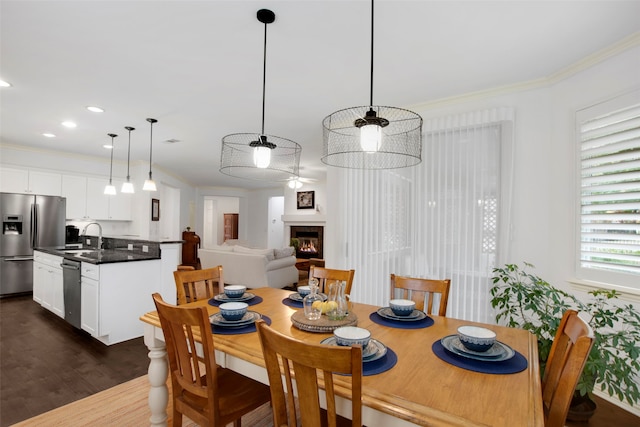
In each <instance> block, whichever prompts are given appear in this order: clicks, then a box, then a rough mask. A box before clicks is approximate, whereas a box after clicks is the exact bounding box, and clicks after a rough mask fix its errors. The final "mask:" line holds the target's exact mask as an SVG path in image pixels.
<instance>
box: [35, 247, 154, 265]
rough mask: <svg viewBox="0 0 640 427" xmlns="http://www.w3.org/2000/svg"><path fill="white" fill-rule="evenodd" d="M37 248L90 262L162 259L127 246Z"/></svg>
mask: <svg viewBox="0 0 640 427" xmlns="http://www.w3.org/2000/svg"><path fill="white" fill-rule="evenodd" d="M35 250H37V251H40V252H46V253H48V254H51V255H56V256H61V257H63V258H67V259H71V260H75V261H81V262H88V263H90V264H109V263H115V262H130V261H150V260H158V259H160V254H154V253H142V252H137V251H131V250H128V249H125V248H122V249H101V250H98V249H97V248H91V247H85V248H80V249H78V248H68V247H65V246H54V247H44V248H35Z"/></svg>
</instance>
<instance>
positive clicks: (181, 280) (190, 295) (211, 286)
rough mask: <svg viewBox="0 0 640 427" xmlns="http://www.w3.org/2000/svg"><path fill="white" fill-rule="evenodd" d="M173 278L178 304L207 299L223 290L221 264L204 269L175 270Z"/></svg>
mask: <svg viewBox="0 0 640 427" xmlns="http://www.w3.org/2000/svg"><path fill="white" fill-rule="evenodd" d="M173 278H174V279H175V281H176V291H177V296H178V305H180V304H186V303H188V302H194V301H198V300H201V299H205V298H206V299H207V300H208V299H211V298H213V297H214V296H216V295H217V294H219V293H223V292H224V278H223V275H222V266H221V265H219V266H217V267H213V268H205V269H204V270H177V271H174V272H173ZM216 283H217V286H216Z"/></svg>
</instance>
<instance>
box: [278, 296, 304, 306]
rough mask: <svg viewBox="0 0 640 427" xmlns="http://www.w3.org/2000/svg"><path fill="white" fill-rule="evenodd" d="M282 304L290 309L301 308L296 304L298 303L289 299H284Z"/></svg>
mask: <svg viewBox="0 0 640 427" xmlns="http://www.w3.org/2000/svg"><path fill="white" fill-rule="evenodd" d="M282 303H283V304H284V305H286V306H289V307H291V308H302V303H301V302H298V301H294V300H292V299H291V298H289V297H286V298H285V299H283V300H282Z"/></svg>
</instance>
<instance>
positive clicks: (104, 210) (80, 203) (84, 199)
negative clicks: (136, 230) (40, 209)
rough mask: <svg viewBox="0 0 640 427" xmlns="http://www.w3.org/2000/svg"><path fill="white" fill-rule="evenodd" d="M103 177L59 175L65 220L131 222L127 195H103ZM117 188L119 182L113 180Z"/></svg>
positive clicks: (130, 209)
mask: <svg viewBox="0 0 640 427" xmlns="http://www.w3.org/2000/svg"><path fill="white" fill-rule="evenodd" d="M108 183H109V180H108V179H107V178H86V177H83V176H76V175H64V176H63V177H62V196H63V197H66V198H67V219H77V220H87V219H95V220H112V221H131V220H132V219H133V218H132V217H133V215H132V208H131V205H132V198H131V194H123V193H120V192H118V194H117V195H115V196H107V195H105V194H104V187H105V185H107V184H108ZM113 184H114V185H115V186H116V188H117V189H120V186H121V185H122V182H121V181H117V180H113Z"/></svg>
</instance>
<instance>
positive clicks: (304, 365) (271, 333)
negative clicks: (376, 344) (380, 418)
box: [256, 320, 362, 427]
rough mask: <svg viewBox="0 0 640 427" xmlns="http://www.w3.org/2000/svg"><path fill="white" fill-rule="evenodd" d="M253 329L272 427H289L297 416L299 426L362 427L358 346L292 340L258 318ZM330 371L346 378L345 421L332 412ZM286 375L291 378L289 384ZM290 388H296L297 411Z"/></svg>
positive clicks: (333, 391)
mask: <svg viewBox="0 0 640 427" xmlns="http://www.w3.org/2000/svg"><path fill="white" fill-rule="evenodd" d="M256 327H257V329H258V335H259V336H260V343H261V345H262V353H263V355H264V360H265V364H266V366H267V374H268V377H269V385H270V389H271V405H272V408H273V425H275V426H289V427H295V426H296V425H297V420H300V421H301V423H302V425H303V426H305V427H320V426H321V425H327V426H329V427H336V426H337V425H350V426H358V427H360V426H362V348H361V347H360V346H354V347H340V346H328V345H321V344H315V343H306V342H303V341H298V340H296V339H294V338H291V337H288V336H286V335H283V334H281V333H280V332H278V331H276V330H274V329H272V328H271V327H269V326H268V325H267V324H266V323H265V322H264V321H262V320H258V321H257V322H256ZM318 370H319V371H320V372H322V375H321V376H322V381H323V382H322V383H323V387H324V391H325V395H326V404H327V405H326V406H327V408H326V411H324V410H321V408H320V400H319V399H320V396H319V391H318V387H319V384H318V381H319V376H318V373H319V371H318ZM334 373H337V374H348V375H345V376H343V377H342V378H344V379H346V380H348V381H350V382H351V388H350V391H351V396H350V398H351V422H348V420H346V419H345V418H343V417H340V416H338V415H337V413H336V394H335V387H334V380H333V375H334ZM283 375H284V383H285V384H284V385H283ZM292 377H295V383H296V387H295V388H294V387H293V382H292ZM285 387H286V390H285ZM294 390H295V391H297V396H298V404H299V405H298V410H296V405H295V396H294ZM325 417H326V418H325ZM323 421H324V422H326V424H325V423H323Z"/></svg>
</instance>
